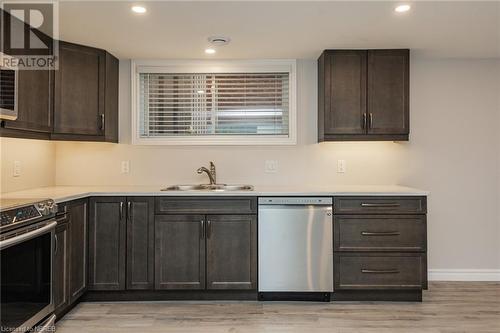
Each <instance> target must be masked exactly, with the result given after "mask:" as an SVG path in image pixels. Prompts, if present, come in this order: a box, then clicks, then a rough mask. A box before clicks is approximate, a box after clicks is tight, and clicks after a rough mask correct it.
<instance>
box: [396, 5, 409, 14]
mask: <svg viewBox="0 0 500 333" xmlns="http://www.w3.org/2000/svg"><path fill="white" fill-rule="evenodd" d="M410 9H411V6H410V5H399V6H397V7H396V8H394V11H395V12H397V13H404V12H407V11H409V10H410Z"/></svg>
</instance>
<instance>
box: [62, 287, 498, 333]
mask: <svg viewBox="0 0 500 333" xmlns="http://www.w3.org/2000/svg"><path fill="white" fill-rule="evenodd" d="M57 332H58V333H76V332H82V333H85V332H92V333H100V332H103V333H104V332H106V333H108V332H109V333H114V332H121V333H125V332H147V333H149V332H151V333H159V332H180V333H188V332H189V333H192V332H204V333H212V332H228V333H229V332H230V333H237V332H279V333H295V332H306V333H314V332H331V333H333V332H339V333H340V332H342V333H344V332H345V333H350V332H363V333H364V332H367V333H379V332H391V333H392V332H415V333H416V332H419V333H420V332H424V333H426V332H429V333H438V332H440V333H441V332H446V333H459V332H491V333H493V332H495V333H498V332H500V283H488V282H484V283H479V282H473V283H463V282H460V283H458V282H435V283H431V284H430V288H429V291H426V292H424V301H423V302H422V303H390V302H337V303H304V302H286V303H285V302H265V303H261V302H208V301H207V302H201V301H196V302H195V301H189V302H186V301H172V302H151V303H150V302H144V303H141V302H120V303H81V304H79V305H78V306H76V307H75V308H74V309H73V310H72V311H71V312H70V313H68V314H67V315H66V316H65V317H64V318H63V319H61V320H60V321H59V322H58V324H57Z"/></svg>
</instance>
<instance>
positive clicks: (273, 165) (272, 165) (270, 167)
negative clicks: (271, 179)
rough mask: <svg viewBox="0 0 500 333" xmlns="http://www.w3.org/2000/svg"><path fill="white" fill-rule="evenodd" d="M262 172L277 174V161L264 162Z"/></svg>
mask: <svg viewBox="0 0 500 333" xmlns="http://www.w3.org/2000/svg"><path fill="white" fill-rule="evenodd" d="M264 171H265V172H266V173H276V172H278V161H276V160H266V163H265V165H264Z"/></svg>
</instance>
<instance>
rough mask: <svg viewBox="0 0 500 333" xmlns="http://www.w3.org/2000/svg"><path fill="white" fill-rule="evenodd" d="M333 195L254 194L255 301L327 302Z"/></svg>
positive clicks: (331, 252) (330, 275)
mask: <svg viewBox="0 0 500 333" xmlns="http://www.w3.org/2000/svg"><path fill="white" fill-rule="evenodd" d="M332 224H333V220H332V198H327V197H309V198H307V197H304V198H297V197H272V198H271V197H267V198H259V238H258V243H259V247H258V248H259V253H258V256H259V269H258V271H259V281H258V282H259V283H258V284H259V299H261V300H274V299H277V300H280V299H290V300H293V299H297V300H325V301H327V300H329V297H330V293H331V292H332V291H333V234H332V230H333V226H332Z"/></svg>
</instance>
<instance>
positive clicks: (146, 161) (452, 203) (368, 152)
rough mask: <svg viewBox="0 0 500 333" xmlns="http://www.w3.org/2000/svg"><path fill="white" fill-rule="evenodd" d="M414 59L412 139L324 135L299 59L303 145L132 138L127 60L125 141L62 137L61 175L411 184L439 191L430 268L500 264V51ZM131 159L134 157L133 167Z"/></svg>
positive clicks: (310, 64)
mask: <svg viewBox="0 0 500 333" xmlns="http://www.w3.org/2000/svg"><path fill="white" fill-rule="evenodd" d="M411 64H412V65H411V112H410V113H411V138H410V141H409V142H405V143H393V142H352V143H322V144H316V143H315V142H316V112H317V101H316V96H317V82H316V63H315V61H300V62H299V66H298V77H299V96H298V122H299V133H298V136H299V144H298V145H297V146H295V147H140V146H131V145H129V144H128V142H130V102H129V100H130V98H129V97H130V92H129V75H130V73H129V62H128V61H122V62H121V65H120V71H121V72H120V75H121V82H120V95H121V100H120V127H121V128H120V141H121V142H123V143H122V144H118V145H116V144H103V143H69V142H64V143H57V144H56V183H57V184H58V185H94V184H99V185H100V184H113V185H118V184H137V185H158V187H160V186H163V185H166V184H173V183H194V182H200V181H204V180H205V179H204V178H203V176H199V175H197V174H196V173H195V170H196V168H198V167H199V166H201V165H205V164H207V162H208V161H209V160H214V161H215V162H216V164H217V168H218V175H219V180H220V181H221V182H228V183H232V182H235V183H251V184H255V185H260V184H275V185H289V184H318V185H327V184H404V185H408V186H414V187H419V188H423V189H427V190H429V191H431V195H430V197H429V202H428V204H429V215H428V234H429V267H430V268H431V269H464V268H467V269H500V257H499V256H500V254H499V253H500V214H499V206H500V195H499V192H500V172H499V171H500V134H499V132H500V131H499V130H498V128H497V127H498V124H499V123H500V98H499V95H500V94H499V90H500V82H499V80H500V79H499V77H500V61H498V60H449V59H424V58H421V57H418V55H414V56H413V58H412V62H411ZM266 159H276V160H278V161H279V172H278V173H277V174H266V173H264V161H265V160H266ZM337 159H345V160H347V173H345V174H337V173H336V172H335V170H336V161H337ZM122 160H130V161H131V169H130V173H129V174H127V175H124V174H120V161H122ZM3 173H4V161H3V155H2V174H3ZM2 184H3V181H2Z"/></svg>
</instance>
